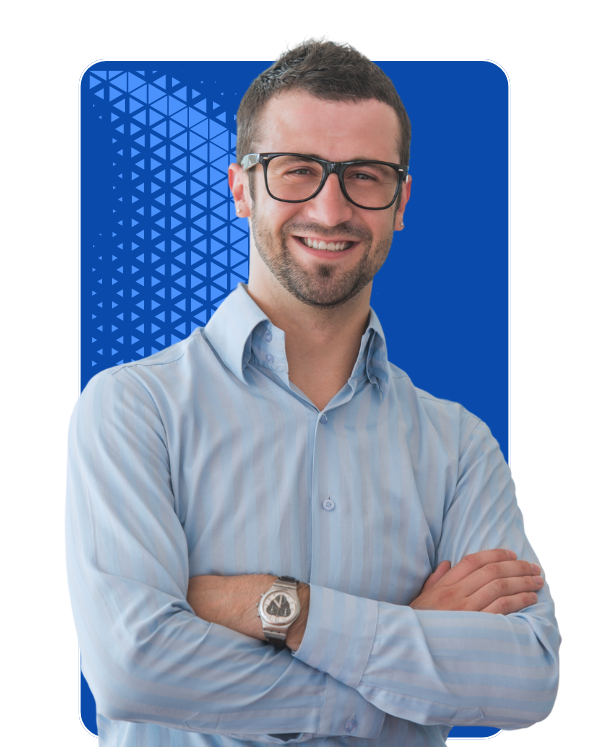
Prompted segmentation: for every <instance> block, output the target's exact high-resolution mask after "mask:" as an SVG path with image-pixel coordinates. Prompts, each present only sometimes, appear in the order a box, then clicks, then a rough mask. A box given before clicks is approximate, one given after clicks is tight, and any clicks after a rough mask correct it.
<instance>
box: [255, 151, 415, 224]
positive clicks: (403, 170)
mask: <svg viewBox="0 0 589 747" xmlns="http://www.w3.org/2000/svg"><path fill="white" fill-rule="evenodd" d="M278 156H301V158H305V159H307V160H308V161H315V162H316V163H319V164H321V167H322V168H323V176H322V178H321V181H320V183H319V186H318V187H317V189H316V190H315V192H313V194H312V195H311V196H310V197H305V199H304V200H284V199H282V198H281V197H275V196H274V195H273V194H272V192H270V187H269V186H268V164H269V163H270V161H271V160H272V159H273V158H277V157H278ZM258 163H260V164H262V167H263V168H264V181H265V182H266V191H267V192H268V194H269V195H270V197H271V198H272V199H273V200H278V202H291V203H296V202H308V201H309V200H312V199H313V198H314V197H317V195H318V194H319V192H321V190H322V189H323V187H324V186H325V182H326V181H327V177H328V176H330V175H331V174H337V177H338V180H339V184H340V187H341V190H342V193H343V195H344V197H345V198H346V200H348V201H349V202H351V203H352V205H355V206H356V207H359V208H361V209H362V210H387V208H390V207H391V205H394V203H395V200H396V199H397V197H398V196H399V192H400V189H401V184H402V183H403V181H407V179H408V178H409V174H408V172H409V167H408V166H404V165H403V164H399V163H390V162H389V161H378V160H376V159H370V160H368V159H363V160H359V161H326V160H324V159H323V158H316V157H315V156H306V155H305V154H304V153H248V154H247V155H246V156H244V157H243V158H242V159H241V167H242V169H243V170H244V171H247V170H248V169H251V168H252V167H253V166H256V165H257V164H258ZM362 163H379V164H383V165H384V166H391V167H392V168H393V169H394V170H395V171H396V172H397V189H396V190H395V195H394V197H393V199H392V200H391V201H390V202H389V204H388V205H385V206H384V207H366V206H365V205H359V204H358V203H357V202H354V200H352V198H351V197H350V195H349V194H348V193H347V191H346V186H345V184H344V172H345V170H346V169H347V168H348V166H353V165H355V164H362Z"/></svg>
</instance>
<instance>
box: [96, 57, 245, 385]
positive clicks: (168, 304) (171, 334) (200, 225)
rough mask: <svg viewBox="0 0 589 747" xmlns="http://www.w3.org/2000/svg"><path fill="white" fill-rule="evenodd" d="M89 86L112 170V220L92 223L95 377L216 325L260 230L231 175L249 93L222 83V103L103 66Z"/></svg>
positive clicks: (159, 77) (157, 74)
mask: <svg viewBox="0 0 589 747" xmlns="http://www.w3.org/2000/svg"><path fill="white" fill-rule="evenodd" d="M203 82H204V81H203ZM83 95H84V96H88V95H89V96H90V98H91V99H92V109H93V110H94V114H95V117H96V118H97V119H99V120H102V122H103V124H104V125H106V126H105V127H103V128H102V133H101V134H102V137H101V138H100V140H99V146H100V151H101V156H102V158H103V159H108V160H109V162H108V163H107V164H104V163H103V167H104V166H105V165H107V166H108V167H109V171H110V181H111V185H110V190H109V191H108V195H109V197H110V199H109V200H105V199H104V197H105V195H103V196H102V202H103V203H105V202H106V203H107V204H106V205H104V204H103V213H102V216H101V221H100V224H97V225H96V226H95V229H96V230H95V231H94V232H93V235H91V236H89V235H86V234H85V235H84V239H85V241H84V246H83V262H84V264H85V265H86V264H87V263H90V265H91V269H90V272H91V280H90V287H91V298H90V299H84V300H85V301H88V300H89V301H90V303H89V304H85V305H84V306H83V313H84V312H88V311H89V312H90V314H91V323H90V328H91V330H92V338H91V342H90V343H89V344H90V346H91V352H90V363H89V365H90V370H89V371H87V372H84V373H86V374H87V375H86V376H84V380H85V381H86V380H87V379H88V378H89V377H90V376H93V375H94V374H95V373H97V372H98V371H100V370H102V369H104V368H108V367H110V366H114V365H118V364H120V363H126V362H128V361H133V360H138V359H140V358H144V357H146V356H148V355H151V354H153V353H156V352H158V351H159V350H161V349H162V348H164V347H166V346H168V345H171V344H173V343H175V342H179V341H180V340H182V339H183V338H184V337H186V336H187V335H189V334H190V333H191V332H192V331H193V330H194V328H195V327H197V326H204V325H205V324H206V322H207V321H208V320H209V318H210V316H211V314H212V313H213V312H214V311H215V309H216V308H217V306H218V305H219V303H220V302H221V301H222V300H223V299H224V298H225V297H226V296H227V294H228V293H229V292H230V291H231V290H233V288H235V286H236V285H237V283H239V282H246V281H247V277H248V251H249V237H248V233H247V223H246V221H245V220H243V219H239V218H237V217H236V215H235V210H234V206H233V202H232V197H231V193H230V191H229V187H228V183H227V167H228V166H229V163H231V162H232V161H234V160H235V110H236V106H237V103H238V101H236V103H235V106H234V107H233V109H230V108H228V107H227V106H226V105H225V104H224V103H223V94H221V92H219V95H218V96H217V98H218V99H221V103H219V102H218V101H217V100H215V99H214V98H212V97H211V96H207V95H206V94H205V93H203V92H202V91H199V90H196V89H195V88H194V87H193V86H191V85H186V84H185V83H184V82H183V81H181V80H178V79H177V78H175V77H174V76H173V75H172V74H166V73H164V74H161V71H158V70H135V69H133V71H130V70H129V71H124V70H101V69H100V66H95V67H94V68H92V69H91V70H90V71H89V72H88V73H87V74H86V75H85V76H84V80H83ZM105 130H108V136H110V138H109V140H107V137H105V135H106V133H105V132H104V131H105ZM104 186H105V187H106V186H107V185H104ZM82 199H83V200H84V193H83V194H82ZM109 208H110V209H109ZM107 211H108V212H107ZM84 291H85V292H86V293H87V288H84ZM88 306H89V308H88ZM87 343H88V341H87V340H83V345H85V344H87ZM83 357H84V356H83ZM88 374H89V375H88ZM84 383H85V382H84Z"/></svg>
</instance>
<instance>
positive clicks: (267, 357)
mask: <svg viewBox="0 0 589 747" xmlns="http://www.w3.org/2000/svg"><path fill="white" fill-rule="evenodd" d="M266 360H267V361H268V363H274V356H273V355H270V353H268V354H267V355H266Z"/></svg>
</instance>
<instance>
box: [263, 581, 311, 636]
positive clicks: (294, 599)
mask: <svg viewBox="0 0 589 747" xmlns="http://www.w3.org/2000/svg"><path fill="white" fill-rule="evenodd" d="M278 594H283V595H284V596H286V597H288V600H289V604H290V607H291V610H294V611H293V612H291V614H290V615H289V616H288V617H286V618H283V619H282V620H281V622H275V621H274V620H271V619H270V618H269V617H268V615H267V614H266V609H265V608H266V601H267V600H268V598H269V597H270V596H274V595H278ZM258 612H259V614H260V619H261V620H262V621H263V622H265V623H266V625H271V626H272V627H273V628H278V629H279V630H280V629H281V628H288V627H289V626H290V625H292V623H293V622H294V621H295V620H296V619H297V617H298V616H299V615H300V613H301V603H300V602H299V598H298V595H297V594H296V590H294V589H292V590H291V589H285V588H281V587H280V586H279V587H278V588H276V587H275V584H273V585H272V587H271V588H270V589H268V591H267V592H266V593H265V594H262V597H261V599H260V602H259V605H258Z"/></svg>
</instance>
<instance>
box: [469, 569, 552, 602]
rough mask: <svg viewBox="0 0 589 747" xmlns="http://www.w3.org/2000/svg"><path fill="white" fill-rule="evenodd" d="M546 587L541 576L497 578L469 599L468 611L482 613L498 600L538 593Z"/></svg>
mask: <svg viewBox="0 0 589 747" xmlns="http://www.w3.org/2000/svg"><path fill="white" fill-rule="evenodd" d="M543 586H544V579H543V578H542V577H541V576H516V577H515V578H497V579H495V580H494V581H491V583H489V584H486V586H483V588H482V589H479V590H478V591H477V592H476V593H475V594H472V595H471V596H469V597H468V600H467V607H466V609H469V610H472V611H482V610H484V609H486V608H487V607H488V606H489V605H491V604H493V602H495V601H497V600H498V599H502V598H504V597H511V596H517V595H519V594H522V593H525V592H536V591H539V590H540V589H541V588H542V587H543Z"/></svg>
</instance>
